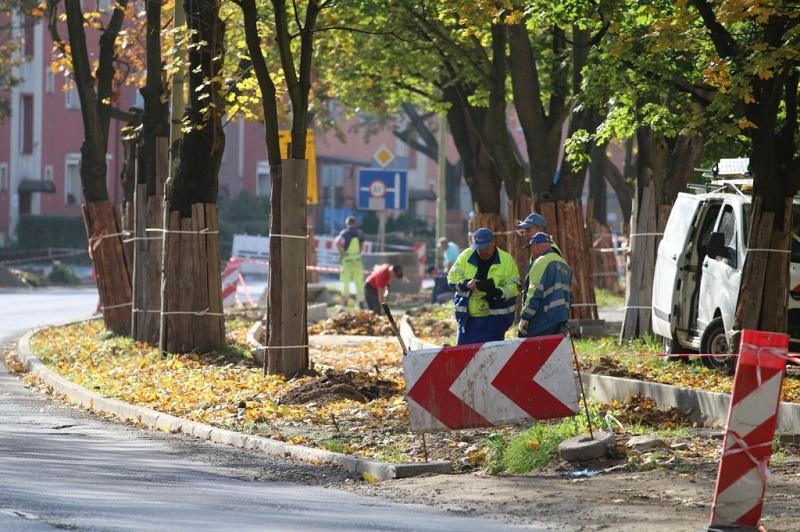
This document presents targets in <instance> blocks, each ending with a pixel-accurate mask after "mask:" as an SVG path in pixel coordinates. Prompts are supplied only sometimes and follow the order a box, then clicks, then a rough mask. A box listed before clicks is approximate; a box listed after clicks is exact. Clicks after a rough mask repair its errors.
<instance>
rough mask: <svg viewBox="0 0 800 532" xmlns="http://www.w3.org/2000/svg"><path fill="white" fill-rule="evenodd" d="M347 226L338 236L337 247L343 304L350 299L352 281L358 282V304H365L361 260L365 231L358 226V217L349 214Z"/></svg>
mask: <svg viewBox="0 0 800 532" xmlns="http://www.w3.org/2000/svg"><path fill="white" fill-rule="evenodd" d="M345 225H346V228H345V229H342V232H341V233H339V236H337V237H336V249H338V250H339V257H340V258H341V264H342V270H341V273H340V274H339V279H340V280H341V281H342V304H344V305H347V303H348V300H349V299H350V282H351V281H352V282H354V283H355V284H356V301H357V304H358V306H363V304H364V264H363V263H362V262H361V247H362V246H363V245H364V233H362V232H361V229H359V228H358V227H356V219H355V217H353V216H348V217H347V219H346V220H345Z"/></svg>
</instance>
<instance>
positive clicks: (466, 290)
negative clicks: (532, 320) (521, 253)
mask: <svg viewBox="0 0 800 532" xmlns="http://www.w3.org/2000/svg"><path fill="white" fill-rule="evenodd" d="M447 281H448V282H449V283H450V286H451V287H452V288H453V289H454V290H455V296H454V297H453V302H454V304H455V312H456V322H457V323H458V345H463V344H472V343H480V342H490V341H495V340H503V339H504V337H505V332H506V330H507V329H508V328H509V327H511V324H512V323H513V322H514V306H515V303H516V298H517V295H519V270H518V269H517V264H516V262H514V258H513V257H512V256H511V255H509V254H508V253H506V252H505V251H503V250H502V249H500V248H498V247H497V246H496V245H495V240H494V233H492V231H491V230H490V229H488V228H486V227H481V228H480V229H478V230H477V231H475V235H474V238H473V243H472V246H471V247H470V248H468V249H465V250H464V251H463V252H461V254H460V255H459V256H458V259H456V262H455V264H453V266H452V268H450V272H449V273H448V274H447Z"/></svg>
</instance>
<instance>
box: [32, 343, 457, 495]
mask: <svg viewBox="0 0 800 532" xmlns="http://www.w3.org/2000/svg"><path fill="white" fill-rule="evenodd" d="M40 330H41V329H34V330H32V331H29V332H27V333H26V334H25V335H24V336H23V337H22V338H21V339H20V340H19V344H18V346H19V351H18V356H19V359H20V361H21V362H22V363H23V364H24V365H25V367H26V368H28V371H29V372H31V373H33V374H35V375H37V376H38V377H39V378H40V379H42V381H44V382H45V383H46V384H47V385H49V386H51V387H52V388H53V391H55V392H57V393H60V394H63V395H65V396H66V397H67V399H69V400H70V401H72V402H74V403H77V404H80V405H81V406H83V407H84V408H86V409H87V410H91V411H93V412H97V413H101V414H113V415H115V416H117V417H119V418H121V419H123V420H125V421H131V422H134V423H138V424H141V425H144V426H145V427H148V428H150V429H155V430H160V431H163V432H172V433H182V434H186V435H187V436H193V437H195V438H199V439H202V440H209V441H212V442H215V443H223V444H226V445H232V446H234V447H239V448H241V449H253V450H258V451H262V452H264V453H267V454H269V455H271V456H278V457H281V458H294V459H296V460H301V461H304V462H310V463H313V464H331V465H337V466H340V467H341V468H342V469H344V470H346V471H352V472H354V473H358V474H362V473H368V474H369V475H371V476H372V477H374V478H375V479H377V480H390V479H395V478H406V477H412V476H416V475H422V474H425V473H449V472H451V471H452V468H451V466H450V463H449V462H427V463H407V464H390V463H387V462H379V461H377V460H367V459H363V458H358V457H356V456H353V455H348V454H342V453H335V452H332V451H326V450H324V449H314V448H312V447H305V446H303V445H293V444H290V443H285V442H282V441H278V440H273V439H271V438H264V437H261V436H254V435H249V434H244V433H241V432H234V431H231V430H225V429H219V428H216V427H212V426H211V425H206V424H204V423H197V422H195V421H189V420H187V419H183V418H179V417H176V416H172V415H170V414H164V413H162V412H158V411H156V410H153V409H150V408H146V407H143V406H136V405H131V404H128V403H125V402H122V401H120V400H118V399H111V398H108V397H103V396H102V395H100V394H98V393H95V392H92V391H90V390H87V389H86V388H83V387H82V386H79V385H77V384H75V383H74V382H71V381H69V380H67V379H65V378H64V377H62V376H61V375H58V374H57V373H55V372H53V371H51V370H50V369H49V368H48V367H47V366H45V365H44V363H43V362H42V361H41V360H39V359H38V358H37V357H36V355H34V354H33V351H32V350H31V347H30V340H31V337H32V336H33V335H34V334H36V333H37V332H39V331H40Z"/></svg>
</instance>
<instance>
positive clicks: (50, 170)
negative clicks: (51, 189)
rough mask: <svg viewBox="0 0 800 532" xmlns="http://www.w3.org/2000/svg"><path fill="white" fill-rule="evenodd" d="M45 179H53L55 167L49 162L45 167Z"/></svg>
mask: <svg viewBox="0 0 800 532" xmlns="http://www.w3.org/2000/svg"><path fill="white" fill-rule="evenodd" d="M44 180H45V181H52V180H53V167H52V166H50V165H49V164H48V165H47V166H45V167H44Z"/></svg>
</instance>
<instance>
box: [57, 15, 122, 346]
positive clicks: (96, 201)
mask: <svg viewBox="0 0 800 532" xmlns="http://www.w3.org/2000/svg"><path fill="white" fill-rule="evenodd" d="M126 4H127V1H126V0H122V1H121V2H119V6H118V7H117V8H116V9H115V10H114V13H113V14H112V18H111V21H110V22H109V24H108V27H107V28H106V30H105V31H104V32H103V34H102V36H101V39H100V54H99V56H100V57H99V63H98V69H97V73H96V78H97V92H95V79H94V78H93V76H92V73H91V64H90V62H89V53H88V48H87V46H86V33H85V31H84V18H83V11H82V9H81V3H80V1H79V0H65V2H64V9H65V12H66V15H67V31H68V33H69V44H70V46H69V50H70V54H71V59H72V69H73V77H74V80H75V85H76V87H77V90H78V98H79V100H80V103H81V118H82V121H83V131H84V137H83V143H82V144H81V162H80V177H81V188H82V190H83V196H84V199H85V200H86V204H85V205H84V206H83V217H84V224H85V226H86V236H87V237H88V239H89V246H90V256H91V257H92V260H93V264H94V269H95V274H96V276H97V280H98V282H97V288H98V291H99V293H100V303H101V305H102V308H103V319H104V321H105V325H106V327H107V328H108V329H109V330H111V331H113V332H115V333H116V334H124V335H127V334H129V333H130V327H131V308H132V301H131V299H130V295H131V272H130V270H129V268H128V264H129V261H128V259H127V258H126V257H125V248H124V246H123V243H122V238H121V237H122V235H123V232H122V225H121V223H120V221H119V219H118V215H117V213H116V210H115V209H114V206H113V205H112V204H111V203H109V201H108V190H107V188H106V174H107V166H106V149H107V144H108V124H109V122H108V112H107V111H105V110H104V109H106V107H107V102H106V99H107V98H109V97H110V96H111V83H112V80H113V77H114V68H113V57H114V54H113V52H114V42H115V41H116V37H117V33H118V31H119V27H120V25H121V24H122V18H123V17H124V9H125V5H126ZM54 31H55V30H54V29H53V27H52V26H51V32H54Z"/></svg>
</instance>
